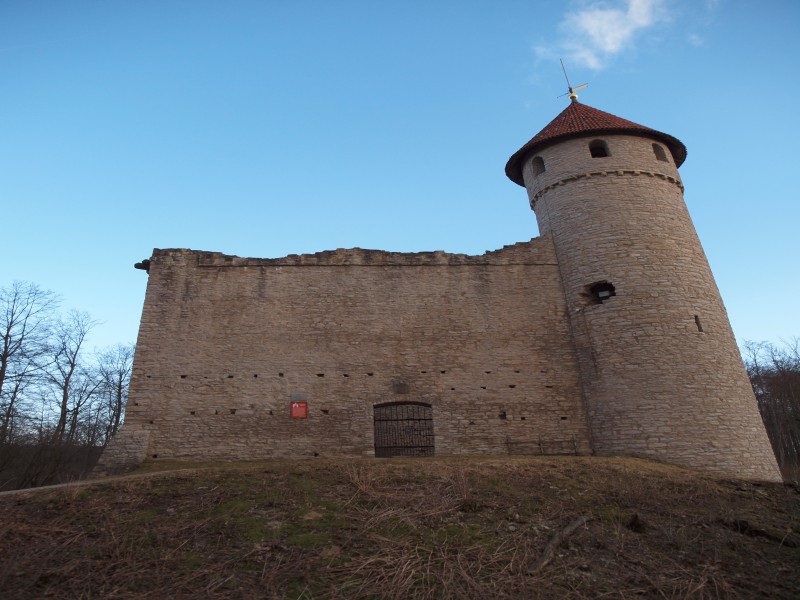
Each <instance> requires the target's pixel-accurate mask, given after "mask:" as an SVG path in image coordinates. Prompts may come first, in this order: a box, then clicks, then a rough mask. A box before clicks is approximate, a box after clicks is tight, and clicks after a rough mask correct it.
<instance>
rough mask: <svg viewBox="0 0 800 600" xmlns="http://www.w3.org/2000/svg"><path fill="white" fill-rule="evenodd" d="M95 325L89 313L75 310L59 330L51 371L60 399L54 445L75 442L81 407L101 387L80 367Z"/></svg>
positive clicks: (54, 388)
mask: <svg viewBox="0 0 800 600" xmlns="http://www.w3.org/2000/svg"><path fill="white" fill-rule="evenodd" d="M95 325H96V322H95V321H93V320H92V319H91V317H90V316H89V313H86V312H78V311H75V310H72V311H70V312H69V313H68V314H67V317H66V319H61V320H59V321H58V323H57V324H56V326H55V330H54V334H53V339H52V349H51V351H52V362H51V363H50V365H49V367H48V369H47V379H48V381H49V383H50V385H51V386H52V389H53V391H54V392H55V393H56V397H57V414H58V419H57V422H56V426H55V428H54V429H53V434H52V438H51V441H52V443H53V444H61V443H63V442H66V441H72V439H73V438H74V435H75V430H76V429H77V423H78V414H79V412H80V409H81V407H83V406H84V405H85V404H86V403H87V402H88V401H89V399H90V398H91V397H92V395H93V394H94V393H95V392H96V391H97V388H98V387H99V386H100V383H99V381H98V379H97V378H95V377H92V376H91V374H90V373H89V371H88V370H87V369H86V368H85V367H84V366H83V365H81V363H80V359H81V358H82V353H81V351H82V350H83V346H84V342H85V341H86V336H87V335H88V334H89V332H90V331H91V330H92V328H93V327H94V326H95ZM68 425H69V429H68V428H67V426H68Z"/></svg>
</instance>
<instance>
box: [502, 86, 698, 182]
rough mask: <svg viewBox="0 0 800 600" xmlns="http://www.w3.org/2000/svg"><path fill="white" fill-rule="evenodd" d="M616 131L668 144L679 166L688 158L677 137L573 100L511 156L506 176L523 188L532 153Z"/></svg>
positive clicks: (684, 147)
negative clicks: (523, 173)
mask: <svg viewBox="0 0 800 600" xmlns="http://www.w3.org/2000/svg"><path fill="white" fill-rule="evenodd" d="M614 133H627V134H633V135H643V136H645V137H648V138H651V139H654V140H657V141H660V142H662V143H664V144H666V146H667V147H668V148H669V150H670V152H672V158H673V159H674V160H675V165H676V166H678V167H680V166H681V165H682V164H683V161H684V160H686V146H684V145H683V144H682V143H681V141H680V140H678V139H677V138H674V137H672V136H671V135H669V134H666V133H662V132H660V131H656V130H655V129H650V128H649V127H645V126H643V125H639V124H637V123H634V122H633V121H628V120H627V119H621V118H619V117H616V116H614V115H612V114H610V113H607V112H603V111H602V110H597V109H596V108H592V107H591V106H586V105H585V104H581V103H580V102H578V101H577V100H573V101H572V102H570V104H569V106H567V108H565V109H564V110H563V111H561V114H559V115H558V116H557V117H556V118H555V119H553V120H552V121H550V124H549V125H547V127H545V128H544V129H542V130H541V131H540V132H539V133H537V134H536V135H535V136H534V137H533V139H531V141H529V142H528V143H527V144H525V145H524V146H523V147H522V148H520V149H519V150H517V151H516V152H515V153H514V154H513V155H512V156H511V158H509V159H508V163H506V175H507V176H508V178H509V179H510V180H511V181H513V182H514V183H517V184H519V185H521V186H523V187H524V185H525V184H524V182H523V180H522V164H523V162H524V161H525V159H526V158H527V157H528V156H530V155H531V154H534V153H535V152H537V151H539V150H541V149H542V148H544V147H545V146H550V145H552V144H555V143H557V142H563V141H564V140H568V139H572V138H578V137H586V136H594V135H608V134H614Z"/></svg>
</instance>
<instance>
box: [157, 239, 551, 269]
mask: <svg viewBox="0 0 800 600" xmlns="http://www.w3.org/2000/svg"><path fill="white" fill-rule="evenodd" d="M152 258H153V260H154V261H156V262H185V263H191V262H193V261H195V260H196V265H197V266H198V267H323V266H367V267H371V266H378V267H381V266H459V265H512V264H517V265H518V264H523V265H542V264H555V254H554V252H553V247H552V242H551V241H550V238H549V237H544V238H533V239H532V240H530V241H528V242H519V243H517V244H511V245H508V246H504V247H503V248H501V249H499V250H492V251H488V252H485V253H484V254H481V255H476V256H472V255H468V254H451V253H448V252H443V251H441V250H437V251H434V252H386V251H383V250H364V249H361V248H349V249H344V248H339V249H337V250H328V251H325V252H317V253H315V254H290V255H288V256H284V257H281V258H246V257H240V256H231V255H227V254H222V253H220V252H204V251H197V250H189V249H185V248H166V249H159V248H156V249H154V250H153V257H152Z"/></svg>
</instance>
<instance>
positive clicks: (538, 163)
mask: <svg viewBox="0 0 800 600" xmlns="http://www.w3.org/2000/svg"><path fill="white" fill-rule="evenodd" d="M531 167H532V168H533V174H534V176H536V175H541V174H542V173H544V172H545V168H544V159H543V158H542V157H541V156H537V157H536V158H534V159H533V160H532V161H531Z"/></svg>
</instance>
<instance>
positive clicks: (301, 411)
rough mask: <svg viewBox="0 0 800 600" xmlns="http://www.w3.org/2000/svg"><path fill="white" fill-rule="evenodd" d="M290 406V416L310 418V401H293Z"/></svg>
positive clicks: (293, 417)
mask: <svg viewBox="0 0 800 600" xmlns="http://www.w3.org/2000/svg"><path fill="white" fill-rule="evenodd" d="M289 407H290V408H289V416H290V417H291V418H292V419H306V418H308V402H292V403H290V404H289Z"/></svg>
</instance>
